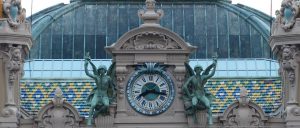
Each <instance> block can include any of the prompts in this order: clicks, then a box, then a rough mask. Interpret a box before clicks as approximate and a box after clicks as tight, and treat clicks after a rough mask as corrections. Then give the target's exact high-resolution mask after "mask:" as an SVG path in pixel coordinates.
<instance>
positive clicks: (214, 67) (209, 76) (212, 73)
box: [204, 59, 217, 79]
mask: <svg viewBox="0 0 300 128" xmlns="http://www.w3.org/2000/svg"><path fill="white" fill-rule="evenodd" d="M216 67H217V60H216V59H214V60H213V63H212V71H211V72H210V73H209V74H208V75H205V76H204V79H209V78H211V77H213V76H214V75H215V72H216Z"/></svg>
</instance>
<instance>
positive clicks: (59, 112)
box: [36, 88, 82, 128]
mask: <svg viewBox="0 0 300 128" xmlns="http://www.w3.org/2000/svg"><path fill="white" fill-rule="evenodd" d="M81 120H82V119H81V118H80V117H79V113H78V112H77V110H76V109H75V108H74V107H73V106H72V105H71V104H69V103H68V102H66V101H65V100H64V99H63V92H62V91H61V89H60V88H57V89H56V90H55V96H54V98H53V99H52V101H51V102H50V103H48V104H47V105H46V106H44V107H43V108H42V109H41V110H40V111H39V113H38V115H37V119H36V123H37V125H38V127H39V128H40V127H42V128H79V122H80V121H81Z"/></svg>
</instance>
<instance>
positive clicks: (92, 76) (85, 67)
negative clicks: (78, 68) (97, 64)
mask: <svg viewBox="0 0 300 128" xmlns="http://www.w3.org/2000/svg"><path fill="white" fill-rule="evenodd" d="M88 64H89V61H88V60H87V59H86V60H85V61H84V71H85V74H86V75H87V76H89V77H91V78H93V79H95V78H96V76H95V75H93V74H91V73H90V72H89V70H88Z"/></svg>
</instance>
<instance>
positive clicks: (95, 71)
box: [88, 60, 98, 74]
mask: <svg viewBox="0 0 300 128" xmlns="http://www.w3.org/2000/svg"><path fill="white" fill-rule="evenodd" d="M88 62H89V63H90V64H91V66H92V69H93V73H94V74H98V73H97V68H96V66H95V65H94V63H92V61H91V60H88Z"/></svg>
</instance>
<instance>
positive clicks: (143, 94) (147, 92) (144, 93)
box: [138, 90, 150, 98]
mask: <svg viewBox="0 0 300 128" xmlns="http://www.w3.org/2000/svg"><path fill="white" fill-rule="evenodd" d="M149 93H150V91H149V90H146V91H144V92H143V93H141V94H140V95H139V96H138V98H141V97H142V96H143V97H145V96H146V95H148V94H149Z"/></svg>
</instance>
